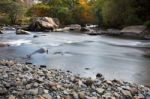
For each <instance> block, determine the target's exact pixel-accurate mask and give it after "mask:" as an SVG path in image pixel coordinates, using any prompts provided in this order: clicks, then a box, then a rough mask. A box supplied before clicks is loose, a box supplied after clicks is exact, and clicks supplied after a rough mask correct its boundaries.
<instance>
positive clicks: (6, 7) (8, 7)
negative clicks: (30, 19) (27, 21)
mask: <svg viewBox="0 0 150 99" xmlns="http://www.w3.org/2000/svg"><path fill="white" fill-rule="evenodd" d="M0 12H2V13H5V14H7V15H8V17H9V19H10V23H11V24H16V22H17V21H18V20H20V19H22V17H23V16H24V13H25V8H24V7H23V5H22V4H20V3H18V2H16V1H14V0H2V1H1V2H0Z"/></svg>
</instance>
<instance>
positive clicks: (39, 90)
mask: <svg viewBox="0 0 150 99" xmlns="http://www.w3.org/2000/svg"><path fill="white" fill-rule="evenodd" d="M38 94H39V95H42V94H44V88H43V87H39V88H38Z"/></svg>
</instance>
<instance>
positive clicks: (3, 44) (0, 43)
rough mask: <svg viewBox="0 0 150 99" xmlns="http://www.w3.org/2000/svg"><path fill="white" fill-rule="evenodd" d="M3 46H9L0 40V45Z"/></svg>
mask: <svg viewBox="0 0 150 99" xmlns="http://www.w3.org/2000/svg"><path fill="white" fill-rule="evenodd" d="M5 46H9V45H8V44H6V43H2V42H0V47H5Z"/></svg>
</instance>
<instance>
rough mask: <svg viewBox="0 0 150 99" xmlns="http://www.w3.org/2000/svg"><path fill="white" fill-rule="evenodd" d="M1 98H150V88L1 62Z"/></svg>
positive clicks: (102, 78)
mask: <svg viewBox="0 0 150 99" xmlns="http://www.w3.org/2000/svg"><path fill="white" fill-rule="evenodd" d="M0 75H1V76H0V99H149V98H150V97H149V96H150V89H149V88H148V87H145V86H143V85H137V84H131V83H129V82H124V81H119V80H106V79H105V78H104V77H103V75H102V74H100V73H99V74H97V75H96V79H91V78H83V77H80V76H75V75H72V74H71V72H70V71H67V72H63V71H61V70H56V69H46V66H44V65H41V66H40V68H38V66H35V65H32V64H30V63H27V64H20V63H17V62H15V61H7V60H0Z"/></svg>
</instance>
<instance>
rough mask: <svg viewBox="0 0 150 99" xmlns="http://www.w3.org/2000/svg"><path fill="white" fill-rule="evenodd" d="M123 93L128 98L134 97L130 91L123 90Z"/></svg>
mask: <svg viewBox="0 0 150 99" xmlns="http://www.w3.org/2000/svg"><path fill="white" fill-rule="evenodd" d="M121 92H122V94H123V95H124V96H125V97H126V98H129V99H132V95H131V92H130V91H127V90H122V91H121Z"/></svg>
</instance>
